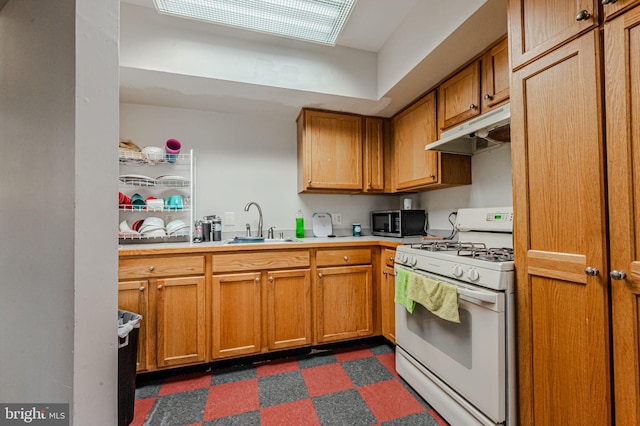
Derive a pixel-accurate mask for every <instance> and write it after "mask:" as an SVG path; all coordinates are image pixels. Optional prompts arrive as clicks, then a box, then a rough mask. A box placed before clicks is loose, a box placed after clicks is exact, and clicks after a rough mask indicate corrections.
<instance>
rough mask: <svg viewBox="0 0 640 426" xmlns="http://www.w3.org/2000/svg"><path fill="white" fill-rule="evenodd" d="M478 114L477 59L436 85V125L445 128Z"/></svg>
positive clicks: (478, 85)
mask: <svg viewBox="0 0 640 426" xmlns="http://www.w3.org/2000/svg"><path fill="white" fill-rule="evenodd" d="M479 114H480V63H479V62H478V61H476V62H474V63H472V64H471V65H469V66H467V67H466V68H465V69H463V70H462V71H460V72H459V73H457V74H456V75H454V76H453V77H451V78H450V79H448V80H447V81H445V82H444V83H442V84H441V85H440V86H439V87H438V127H439V129H440V130H441V131H442V130H446V129H449V128H451V127H453V126H455V125H456V124H459V123H462V122H463V121H466V120H468V119H470V118H473V117H475V116H477V115H479Z"/></svg>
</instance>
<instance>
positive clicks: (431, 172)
mask: <svg viewBox="0 0 640 426" xmlns="http://www.w3.org/2000/svg"><path fill="white" fill-rule="evenodd" d="M437 139H438V132H437V130H436V94H435V92H431V93H429V94H428V95H426V96H424V97H423V98H422V99H420V100H419V101H418V102H416V103H415V104H413V105H411V106H410V107H409V108H407V109H406V110H404V111H402V112H400V113H399V114H398V115H396V116H395V117H393V145H394V153H395V173H396V179H395V181H396V189H398V190H401V189H407V188H414V187H419V186H422V185H428V184H433V183H436V182H437V179H438V176H437V173H438V154H437V153H436V152H430V151H425V150H424V147H425V145H426V144H428V143H430V142H433V141H435V140H437Z"/></svg>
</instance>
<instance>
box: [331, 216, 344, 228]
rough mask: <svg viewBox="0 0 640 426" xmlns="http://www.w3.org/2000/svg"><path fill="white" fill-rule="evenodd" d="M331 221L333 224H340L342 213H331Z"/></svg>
mask: <svg viewBox="0 0 640 426" xmlns="http://www.w3.org/2000/svg"><path fill="white" fill-rule="evenodd" d="M331 223H332V224H334V225H342V213H331Z"/></svg>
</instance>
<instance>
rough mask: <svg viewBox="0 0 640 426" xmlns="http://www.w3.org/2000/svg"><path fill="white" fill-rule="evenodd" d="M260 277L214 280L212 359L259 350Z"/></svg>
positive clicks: (218, 277)
mask: <svg viewBox="0 0 640 426" xmlns="http://www.w3.org/2000/svg"><path fill="white" fill-rule="evenodd" d="M260 281H261V273H260V272H249V273H238V274H225V275H214V276H213V288H212V289H213V291H212V299H213V310H212V312H213V324H212V325H213V327H212V336H213V358H224V357H231V356H239V355H248V354H255V353H259V352H260V350H261V336H262V329H261V318H262V302H261V300H262V296H261V287H262V285H261V282H260Z"/></svg>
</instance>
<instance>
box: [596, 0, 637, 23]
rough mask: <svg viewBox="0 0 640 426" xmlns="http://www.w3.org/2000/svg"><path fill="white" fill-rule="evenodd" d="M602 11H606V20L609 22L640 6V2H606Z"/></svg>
mask: <svg viewBox="0 0 640 426" xmlns="http://www.w3.org/2000/svg"><path fill="white" fill-rule="evenodd" d="M605 1H606V2H607V3H604V2H603V6H602V10H603V11H604V19H605V20H609V19H612V18H614V17H616V16H618V15H619V14H620V13H621V12H624V11H625V10H628V9H631V8H632V7H634V6H637V5H639V4H640V0H617V1H616V0H605Z"/></svg>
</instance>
